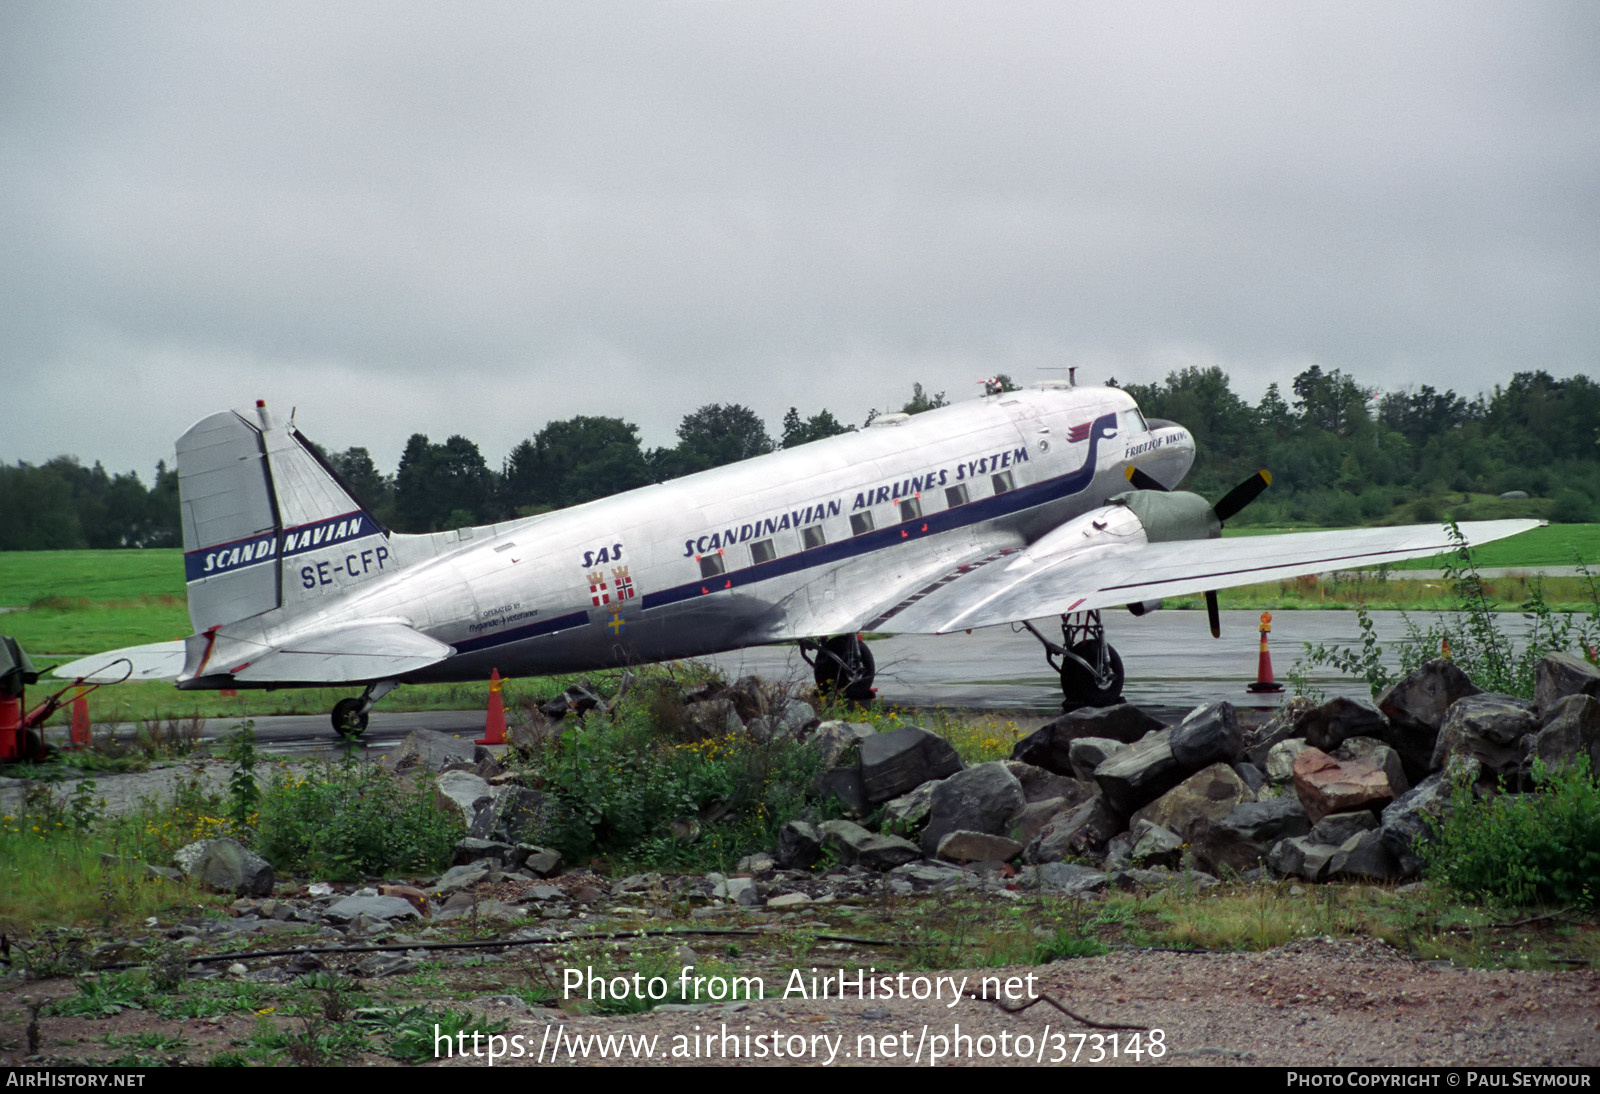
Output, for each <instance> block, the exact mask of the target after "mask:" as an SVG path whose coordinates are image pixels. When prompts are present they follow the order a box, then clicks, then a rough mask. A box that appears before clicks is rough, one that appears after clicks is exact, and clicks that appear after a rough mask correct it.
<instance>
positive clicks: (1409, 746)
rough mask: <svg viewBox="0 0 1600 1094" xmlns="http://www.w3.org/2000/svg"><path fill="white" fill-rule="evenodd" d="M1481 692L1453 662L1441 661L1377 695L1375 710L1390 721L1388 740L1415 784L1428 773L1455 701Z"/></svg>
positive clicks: (1410, 675) (1426, 665) (1409, 675)
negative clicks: (1442, 727) (1441, 728)
mask: <svg viewBox="0 0 1600 1094" xmlns="http://www.w3.org/2000/svg"><path fill="white" fill-rule="evenodd" d="M1481 691H1482V689H1481V688H1479V687H1478V686H1477V685H1476V684H1474V683H1473V682H1472V681H1471V680H1469V679H1467V674H1466V673H1464V672H1462V671H1461V670H1460V669H1459V668H1457V667H1456V665H1455V664H1454V662H1451V661H1446V660H1444V659H1442V658H1440V659H1435V660H1433V661H1429V662H1427V663H1426V664H1424V665H1421V666H1419V667H1418V668H1416V669H1413V670H1412V671H1411V672H1410V673H1409V674H1407V675H1406V677H1405V678H1404V679H1402V680H1399V681H1397V682H1396V683H1393V684H1390V685H1389V686H1388V687H1387V688H1385V689H1384V690H1383V691H1382V692H1381V693H1379V695H1378V709H1379V710H1381V711H1382V712H1383V713H1384V715H1385V717H1387V718H1388V719H1389V736H1388V739H1389V740H1390V741H1391V742H1393V744H1394V747H1395V750H1396V751H1397V752H1399V754H1400V761H1401V763H1403V764H1404V765H1405V769H1406V777H1407V778H1408V779H1409V780H1410V781H1412V782H1416V781H1417V780H1419V779H1421V778H1422V777H1423V776H1425V775H1426V774H1427V773H1428V771H1429V770H1431V769H1430V767H1429V764H1430V763H1431V762H1432V758H1433V746H1434V742H1435V740H1436V739H1437V738H1438V736H1439V727H1440V726H1441V725H1443V724H1444V716H1445V713H1446V712H1447V711H1449V709H1450V707H1451V706H1452V705H1453V704H1454V703H1455V702H1456V701H1457V700H1458V699H1465V698H1466V697H1467V696H1469V695H1477V694H1479V693H1480V692H1481Z"/></svg>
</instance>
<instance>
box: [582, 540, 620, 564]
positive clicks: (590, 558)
mask: <svg viewBox="0 0 1600 1094" xmlns="http://www.w3.org/2000/svg"><path fill="white" fill-rule="evenodd" d="M621 561H622V544H620V543H613V544H612V545H611V546H609V547H602V548H600V550H598V551H585V552H583V562H581V563H580V564H579V565H582V566H598V565H600V564H601V563H602V562H621Z"/></svg>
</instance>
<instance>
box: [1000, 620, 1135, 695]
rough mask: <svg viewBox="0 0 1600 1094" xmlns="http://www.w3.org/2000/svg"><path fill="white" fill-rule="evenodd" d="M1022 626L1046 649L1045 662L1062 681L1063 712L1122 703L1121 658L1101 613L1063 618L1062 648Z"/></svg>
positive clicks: (1032, 629)
mask: <svg viewBox="0 0 1600 1094" xmlns="http://www.w3.org/2000/svg"><path fill="white" fill-rule="evenodd" d="M1022 625H1023V626H1024V627H1027V628H1028V632H1029V633H1030V634H1032V635H1033V636H1034V637H1035V638H1037V639H1038V640H1039V641H1040V642H1041V643H1042V644H1043V645H1044V648H1045V659H1046V660H1047V661H1049V662H1050V667H1051V668H1053V669H1055V670H1056V672H1057V673H1058V674H1059V675H1060V677H1061V695H1062V702H1061V709H1062V710H1077V709H1078V708H1079V707H1108V706H1111V705H1112V704H1114V703H1117V702H1120V701H1121V700H1122V681H1123V674H1122V658H1121V657H1119V656H1118V655H1117V651H1116V650H1114V649H1112V648H1111V643H1109V642H1107V641H1106V631H1105V627H1103V626H1101V624H1100V613H1099V612H1069V613H1068V614H1066V615H1063V616H1062V617H1061V643H1062V644H1057V643H1055V642H1052V641H1050V639H1048V638H1046V637H1045V636H1044V635H1042V634H1040V633H1039V632H1038V631H1037V630H1035V629H1034V627H1033V624H1032V623H1028V622H1024V623H1023V624H1022ZM1057 658H1059V659H1060V660H1059V661H1058V660H1057Z"/></svg>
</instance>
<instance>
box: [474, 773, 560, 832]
mask: <svg viewBox="0 0 1600 1094" xmlns="http://www.w3.org/2000/svg"><path fill="white" fill-rule="evenodd" d="M498 789H499V793H497V794H496V795H495V796H494V797H493V798H492V799H490V800H489V801H488V802H486V803H484V804H482V805H480V806H479V807H478V811H477V813H476V814H475V815H474V816H473V818H472V827H471V828H469V829H467V834H468V835H469V836H475V837H477V838H479V839H492V840H502V841H504V842H506V843H524V842H527V841H530V840H537V839H541V838H543V837H545V836H546V835H547V834H548V833H549V830H550V825H551V824H552V823H553V822H554V820H555V816H556V811H557V806H556V804H555V803H554V802H552V801H549V800H547V799H546V798H545V795H544V793H543V792H542V791H539V790H530V789H528V788H527V787H525V786H503V787H500V788H498Z"/></svg>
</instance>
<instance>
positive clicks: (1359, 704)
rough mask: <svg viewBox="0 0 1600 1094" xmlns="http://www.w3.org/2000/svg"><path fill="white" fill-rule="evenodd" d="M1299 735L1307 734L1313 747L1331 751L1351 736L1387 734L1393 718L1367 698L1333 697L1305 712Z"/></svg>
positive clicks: (1299, 723)
mask: <svg viewBox="0 0 1600 1094" xmlns="http://www.w3.org/2000/svg"><path fill="white" fill-rule="evenodd" d="M1294 728H1295V733H1294V735H1295V736H1296V737H1304V738H1305V739H1306V743H1307V744H1309V745H1310V746H1311V747H1312V748H1320V749H1321V750H1322V751H1324V752H1331V751H1332V750H1333V749H1335V748H1337V747H1338V746H1339V744H1340V742H1342V741H1346V740H1348V739H1349V738H1351V737H1383V736H1386V735H1387V734H1388V732H1389V720H1388V719H1387V718H1385V717H1384V716H1383V712H1382V711H1380V710H1379V709H1378V708H1377V707H1375V706H1373V705H1372V704H1371V703H1370V702H1367V701H1366V700H1364V699H1346V698H1343V697H1340V698H1336V699H1329V700H1328V701H1327V702H1326V703H1323V704H1322V705H1321V706H1319V707H1313V708H1312V709H1311V710H1308V711H1306V712H1305V713H1304V714H1302V715H1301V716H1300V717H1299V719H1298V720H1297V721H1296V722H1295V724H1294Z"/></svg>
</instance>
